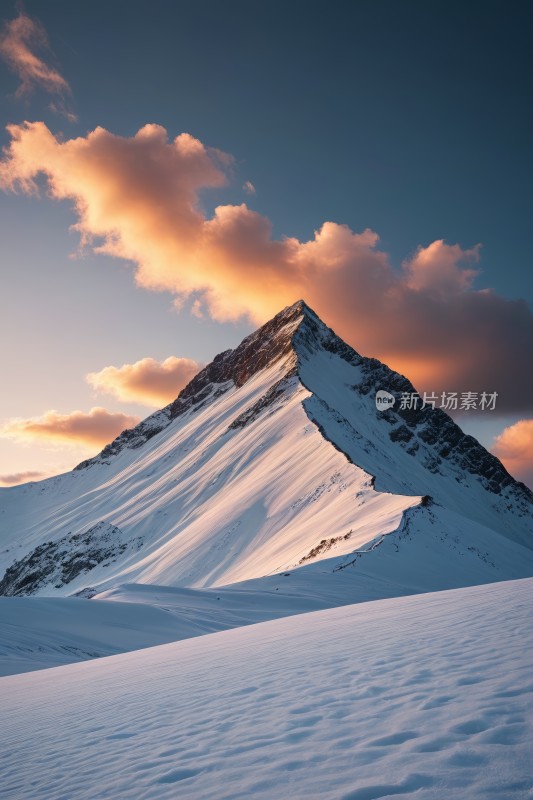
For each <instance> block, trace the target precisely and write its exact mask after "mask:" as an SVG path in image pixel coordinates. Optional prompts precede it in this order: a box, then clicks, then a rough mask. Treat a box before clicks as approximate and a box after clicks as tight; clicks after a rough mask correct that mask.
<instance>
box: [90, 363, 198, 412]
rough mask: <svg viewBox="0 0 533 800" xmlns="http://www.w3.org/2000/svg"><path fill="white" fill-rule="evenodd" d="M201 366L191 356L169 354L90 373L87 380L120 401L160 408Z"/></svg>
mask: <svg viewBox="0 0 533 800" xmlns="http://www.w3.org/2000/svg"><path fill="white" fill-rule="evenodd" d="M201 368H202V364H198V362H196V361H193V360H192V359H190V358H175V357H174V356H170V358H166V359H165V360H164V361H156V360H155V359H153V358H143V359H141V360H140V361H136V362H135V364H123V365H122V366H121V367H113V366H110V367H104V369H102V370H100V372H91V373H89V375H87V381H88V383H89V384H90V385H91V386H92V387H93V388H94V389H96V390H97V391H100V392H107V393H109V394H112V395H114V396H115V397H117V398H118V399H119V400H123V401H125V402H128V403H142V404H143V405H145V406H149V407H151V408H154V407H155V408H161V406H165V405H167V404H168V403H170V401H171V400H174V399H175V398H176V397H177V395H178V394H179V392H180V391H181V390H182V389H183V387H184V386H186V385H187V384H188V383H189V381H190V380H191V379H192V378H194V376H195V375H196V374H197V373H198V372H199V371H200V369H201Z"/></svg>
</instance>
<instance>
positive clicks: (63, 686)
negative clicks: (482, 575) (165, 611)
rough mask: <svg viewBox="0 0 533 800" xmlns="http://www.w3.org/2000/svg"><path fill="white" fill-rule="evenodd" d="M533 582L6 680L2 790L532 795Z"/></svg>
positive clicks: (11, 796) (2, 686) (292, 621)
mask: <svg viewBox="0 0 533 800" xmlns="http://www.w3.org/2000/svg"><path fill="white" fill-rule="evenodd" d="M532 589H533V580H531V579H528V580H518V581H512V582H503V583H498V584H492V585H485V586H478V587H474V588H466V589H459V590H453V591H445V592H439V593H431V594H425V595H418V596H413V597H404V598H400V599H394V600H381V601H377V602H371V603H364V604H359V605H355V606H353V605H352V606H347V607H344V608H337V609H332V610H327V611H318V612H313V613H308V614H304V615H300V616H297V617H288V618H286V619H282V620H275V621H272V622H266V623H262V624H259V625H253V626H250V627H246V628H239V629H235V630H231V631H225V632H222V633H216V634H213V635H208V636H202V637H200V638H196V639H191V640H189V641H184V642H178V643H175V644H167V645H162V646H160V647H155V648H151V649H147V650H141V651H137V652H135V653H128V654H125V655H119V656H114V657H111V658H104V659H100V660H98V661H88V662H85V663H82V664H74V665H69V666H65V667H59V668H56V669H50V670H46V671H43V672H40V673H30V674H26V675H17V676H13V677H8V678H2V680H0V693H1V703H2V726H1V727H0V752H1V753H2V756H1V759H2V768H1V771H0V795H1V796H2V798H3V800H19V798H30V797H31V798H32V800H59V799H60V798H68V800H95V798H98V799H99V800H104V798H112V800H118V799H119V798H120V800H128V799H131V800H149V799H151V800H165V798H169V799H170V798H172V799H174V798H176V797H183V798H187V799H188V800H240V799H242V800H248V799H249V798H252V797H253V798H254V799H255V800H262V799H263V800H272V798H274V797H280V798H286V799H287V800H288V799H289V798H290V800H299V799H300V798H301V799H302V800H304V799H305V800H310V799H314V798H320V800H378V799H379V798H381V799H383V800H384V799H385V798H393V797H405V798H411V797H412V798H416V800H430V798H439V800H442V799H443V798H468V800H487V798H490V800H526V798H530V797H531V791H532V782H531V763H532V762H533V750H532V742H533V724H532V719H533V678H532V675H533V670H532V667H533V664H532V663H531V653H532V652H533V631H532V627H531V612H532V609H531V598H532ZM79 602H88V601H79ZM91 602H94V601H91Z"/></svg>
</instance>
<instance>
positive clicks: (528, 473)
mask: <svg viewBox="0 0 533 800" xmlns="http://www.w3.org/2000/svg"><path fill="white" fill-rule="evenodd" d="M492 452H493V453H494V455H495V456H498V458H499V459H500V461H502V462H503V463H504V465H505V467H506V469H507V470H508V471H509V472H510V473H511V475H513V476H514V477H515V478H518V479H519V480H521V481H523V482H524V483H526V484H527V485H528V486H529V487H530V488H531V489H533V419H521V420H520V421H519V422H515V424H514V425H510V426H509V427H508V428H505V430H503V431H502V433H500V435H499V436H497V437H496V439H495V442H494V446H493V448H492Z"/></svg>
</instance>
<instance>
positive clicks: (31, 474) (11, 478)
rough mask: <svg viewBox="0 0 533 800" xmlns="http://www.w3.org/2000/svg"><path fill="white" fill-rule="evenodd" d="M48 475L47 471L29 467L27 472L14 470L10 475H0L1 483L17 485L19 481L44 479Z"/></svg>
mask: <svg viewBox="0 0 533 800" xmlns="http://www.w3.org/2000/svg"><path fill="white" fill-rule="evenodd" d="M46 477H48V473H46V472H38V471H37V470H31V469H29V470H26V471H25V472H13V473H11V474H9V475H0V485H2V486H15V485H17V484H19V483H27V482H28V481H38V480H42V479H43V478H46Z"/></svg>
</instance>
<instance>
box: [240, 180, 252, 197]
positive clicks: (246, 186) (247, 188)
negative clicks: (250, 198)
mask: <svg viewBox="0 0 533 800" xmlns="http://www.w3.org/2000/svg"><path fill="white" fill-rule="evenodd" d="M242 188H243V189H244V191H245V192H246V194H255V186H254V185H253V183H252V182H251V181H245V182H244V183H243V186H242Z"/></svg>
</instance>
